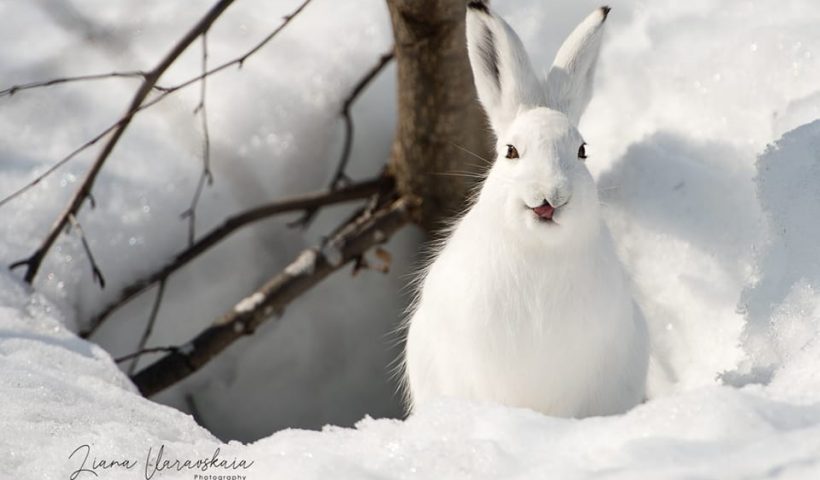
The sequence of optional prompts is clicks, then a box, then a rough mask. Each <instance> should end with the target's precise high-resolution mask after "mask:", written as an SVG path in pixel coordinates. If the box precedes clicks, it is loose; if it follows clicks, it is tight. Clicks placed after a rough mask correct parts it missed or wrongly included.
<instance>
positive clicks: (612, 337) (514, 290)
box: [404, 8, 648, 417]
mask: <svg viewBox="0 0 820 480" xmlns="http://www.w3.org/2000/svg"><path fill="white" fill-rule="evenodd" d="M605 13H606V11H604V10H602V9H599V10H596V11H595V12H593V14H592V15H590V16H589V17H588V18H587V19H586V20H584V22H582V23H581V25H580V26H579V27H578V28H577V29H576V30H575V31H574V32H573V33H572V35H570V37H569V38H568V40H567V42H566V43H565V44H564V45H563V46H562V47H561V50H560V51H559V53H558V57H557V58H556V63H555V65H554V67H553V69H552V71H551V72H550V74H549V76H548V80H547V85H541V83H540V82H538V81H537V80H536V76H535V74H534V73H533V71H532V68H531V67H530V64H529V60H528V58H527V55H526V53H525V52H524V50H523V47H522V46H521V42H520V40H519V39H518V37H517V36H516V35H515V33H514V32H513V31H512V29H511V28H510V27H509V26H508V25H507V24H506V23H505V22H504V21H503V20H501V19H500V18H498V17H497V16H495V15H494V14H492V13H489V14H488V13H485V12H484V11H483V9H479V8H473V9H469V10H468V14H467V36H468V46H469V52H470V60H471V64H472V66H473V72H474V76H475V81H476V87H477V90H478V93H479V98H480V100H481V102H482V104H483V105H484V108H485V110H486V111H487V114H488V117H489V119H490V122H491V124H492V126H493V129H494V130H495V133H496V136H497V138H498V159H497V160H496V161H495V163H494V165H493V167H492V169H491V170H490V172H489V174H488V176H487V179H486V180H485V181H484V184H483V185H482V187H481V191H480V193H479V195H478V197H477V199H476V201H475V203H474V204H473V206H472V207H471V208H470V210H469V211H468V212H467V213H466V214H465V215H464V216H463V217H462V218H461V219H460V220H459V221H458V222H457V223H456V224H455V225H454V228H453V230H452V232H451V234H450V236H449V238H447V239H446V240H445V241H444V243H443V244H442V247H441V249H440V251H439V252H438V254H437V255H436V256H435V260H434V261H433V262H432V263H431V264H430V266H429V267H428V269H427V270H426V272H425V274H424V275H423V277H422V279H421V281H420V290H419V292H418V296H417V300H416V303H415V305H414V308H413V313H412V315H411V318H410V321H409V325H408V333H407V345H406V353H405V358H404V367H405V387H406V388H407V393H408V397H409V398H408V401H409V405H410V408H411V409H412V408H413V407H414V406H418V405H420V404H422V403H425V402H427V401H429V400H432V399H435V398H438V397H459V398H465V399H472V400H487V401H494V402H499V403H503V404H507V405H512V406H518V407H528V408H532V409H535V410H538V411H541V412H543V413H546V414H549V415H556V416H568V417H582V416H589V415H605V414H613V413H619V412H624V411H626V410H628V409H629V408H631V407H632V406H634V405H636V404H637V403H639V402H641V401H642V399H643V398H644V390H645V382H646V370H647V362H648V345H647V333H646V326H645V323H644V320H643V317H642V315H641V312H640V310H639V309H638V307H637V306H636V304H635V303H634V301H633V300H632V295H631V293H630V289H629V282H628V279H627V278H626V275H625V273H624V271H623V268H622V266H621V264H620V262H619V260H618V258H617V255H616V253H615V249H614V246H613V243H612V239H611V238H610V235H609V232H608V231H607V229H606V227H605V225H604V223H603V221H602V218H601V212H600V208H599V201H598V196H597V190H596V187H595V184H594V182H593V179H592V176H591V175H590V173H589V171H588V170H587V168H586V166H585V165H584V162H583V161H582V160H579V159H578V158H577V157H578V148H579V146H580V145H581V144H582V143H583V139H582V138H581V135H580V134H579V133H578V130H577V121H578V119H579V118H580V115H581V113H582V112H583V110H584V108H585V107H586V104H587V102H588V101H589V97H590V96H591V89H592V73H591V72H592V71H593V70H594V64H595V60H596V59H597V56H598V50H599V47H600V39H601V29H602V26H603V23H604V20H605V17H606V15H605ZM487 31H490V32H492V34H491V35H492V40H493V42H492V46H493V48H495V53H496V55H495V58H496V59H497V61H498V65H497V67H498V69H497V70H498V77H495V76H494V69H493V68H492V67H493V65H488V64H487V63H486V62H487V60H488V59H492V57H493V55H492V54H488V53H487V51H486V47H487V37H488V35H487ZM482 42H484V43H483V44H482ZM479 48H485V51H484V52H481V51H479ZM553 71H557V72H559V73H557V74H553V73H552V72H553ZM498 79H500V82H499V81H498ZM553 82H554V83H553ZM508 144H510V145H514V146H515V147H516V149H517V150H518V152H519V155H520V158H518V159H515V160H510V159H507V158H505V154H506V151H507V145H508ZM544 200H547V201H549V202H550V203H551V204H552V205H553V206H555V207H556V212H555V216H554V217H553V218H554V223H549V222H544V221H542V220H541V219H539V218H538V217H537V216H536V215H535V214H534V213H533V211H532V210H531V208H532V207H536V206H538V205H540V204H541V203H542V202H543V201H544Z"/></svg>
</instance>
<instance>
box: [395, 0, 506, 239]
mask: <svg viewBox="0 0 820 480" xmlns="http://www.w3.org/2000/svg"><path fill="white" fill-rule="evenodd" d="M387 5H388V8H389V10H390V17H391V21H392V24H393V33H394V37H395V40H396V64H397V67H398V119H397V122H398V126H397V131H396V137H395V140H394V142H393V151H392V156H391V160H390V170H391V173H392V174H393V175H394V176H395V178H396V182H397V187H398V189H399V192H400V193H401V194H402V195H406V196H409V197H411V198H415V199H417V200H418V201H419V205H420V207H419V208H418V209H417V210H416V211H415V212H414V213H413V217H414V218H413V220H414V221H415V222H416V223H418V224H419V225H421V226H422V228H424V229H425V230H427V231H428V232H430V231H434V230H437V229H440V228H441V226H442V221H443V220H446V219H448V218H450V217H452V216H453V215H456V214H458V213H459V212H460V211H462V210H463V208H464V206H465V199H466V197H467V194H468V192H469V189H470V188H471V187H472V186H473V185H474V183H475V178H474V174H475V173H480V172H482V171H484V169H485V168H486V167H487V166H486V165H483V162H482V160H481V159H480V158H477V157H476V155H477V156H479V157H483V158H485V159H490V158H493V157H492V156H491V155H490V154H489V148H488V145H489V143H490V140H489V130H488V128H487V124H486V120H485V116H484V112H483V111H482V110H481V107H480V106H479V104H478V100H477V97H476V92H475V86H474V85H473V77H472V72H471V71H470V65H469V60H468V58H467V42H466V39H465V26H464V17H465V14H466V0H387ZM468 152H472V154H471V153H468Z"/></svg>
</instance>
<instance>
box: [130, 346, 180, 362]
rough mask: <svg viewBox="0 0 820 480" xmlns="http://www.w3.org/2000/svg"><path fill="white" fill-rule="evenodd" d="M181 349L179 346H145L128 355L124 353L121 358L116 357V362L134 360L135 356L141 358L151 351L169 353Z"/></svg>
mask: <svg viewBox="0 0 820 480" xmlns="http://www.w3.org/2000/svg"><path fill="white" fill-rule="evenodd" d="M177 350H179V347H177V346H170V347H151V348H143V349H142V350H140V351H138V352H134V353H129V354H128V355H124V356H122V357H119V358H115V359H114V363H122V362H127V361H128V360H132V359H134V358H139V357H141V356H143V355H148V354H149V353H169V352H176V351H177Z"/></svg>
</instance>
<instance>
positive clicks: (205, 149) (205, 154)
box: [182, 31, 214, 246]
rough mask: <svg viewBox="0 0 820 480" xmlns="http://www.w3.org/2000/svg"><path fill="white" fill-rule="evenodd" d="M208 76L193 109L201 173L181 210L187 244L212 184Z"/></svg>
mask: <svg viewBox="0 0 820 480" xmlns="http://www.w3.org/2000/svg"><path fill="white" fill-rule="evenodd" d="M207 71H208V32H207V31H206V32H202V73H203V74H204V73H205V72H207ZM207 80H208V77H207V76H205V75H203V77H202V80H200V89H199V104H198V105H197V106H196V108H195V109H194V114H195V115H196V114H199V119H200V123H201V126H202V173H201V174H200V176H199V182H197V186H196V190H195V191H194V197H193V199H191V206H190V207H188V210H185V211H184V212H182V218H183V219H184V218H187V219H188V246H191V245H193V244H194V238H195V237H196V207H197V205H198V204H199V198H200V197H201V196H202V191H203V190H204V189H205V185H206V184H207V185H208V186H211V185H213V183H214V176H213V173H212V172H211V134H210V132H209V130H208V107H207V106H206V101H205V100H206V93H205V92H206V86H207Z"/></svg>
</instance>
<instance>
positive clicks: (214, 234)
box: [80, 177, 393, 338]
mask: <svg viewBox="0 0 820 480" xmlns="http://www.w3.org/2000/svg"><path fill="white" fill-rule="evenodd" d="M392 188H393V179H392V178H390V177H377V178H374V179H370V180H366V181H363V182H360V183H355V184H353V185H350V186H348V187H345V188H342V189H339V190H335V191H322V192H317V193H312V194H306V195H300V196H298V197H292V198H288V199H284V200H281V201H278V202H275V203H270V204H267V205H262V206H259V207H256V208H252V209H250V210H246V211H245V212H242V213H239V214H236V215H233V216H231V217H229V218H227V219H226V220H225V221H224V222H222V224H221V225H220V226H218V227H216V228H214V229H213V230H211V231H210V232H208V233H207V234H206V235H204V236H202V237H201V238H200V239H199V240H197V241H196V242H195V243H194V244H193V245H191V246H190V247H188V248H186V249H185V250H183V251H182V252H180V253H179V254H177V255H176V256H175V257H174V259H173V260H171V261H170V262H169V263H167V264H165V265H164V266H163V267H162V268H160V269H159V270H157V271H155V272H153V273H151V274H150V275H147V276H145V277H142V278H140V279H138V280H136V281H134V282H132V283H131V284H130V285H128V286H127V287H125V288H123V289H122V291H121V292H120V294H119V296H118V298H117V299H116V300H115V301H114V302H113V303H111V304H110V305H108V306H107V307H105V308H104V309H103V310H102V311H101V312H100V313H98V314H97V315H95V316H94V317H93V318H92V319H91V320H90V321H89V326H88V327H87V329H86V330H84V331H82V332H81V333H80V336H81V337H83V338H88V337H89V336H90V335H91V334H93V333H94V332H95V331H96V330H97V328H99V327H100V325H102V323H103V322H104V321H105V320H106V319H107V318H108V317H109V316H110V315H111V314H112V313H114V312H115V311H116V310H118V309H119V308H120V307H122V306H123V305H125V304H126V303H128V302H129V301H130V300H131V299H133V298H134V297H136V296H137V295H138V294H140V293H141V292H143V291H144V290H146V289H147V288H148V287H150V286H151V285H153V284H155V283H157V282H160V281H163V280H165V279H167V278H168V277H169V276H170V275H171V274H173V273H174V272H176V271H177V270H179V269H180V268H182V267H184V266H185V265H187V264H188V262H190V261H191V260H193V259H195V258H197V257H198V256H199V255H201V254H202V253H204V252H206V251H207V250H208V249H210V248H211V247H213V246H214V245H216V244H218V243H219V242H220V241H222V240H223V239H225V238H226V237H228V236H229V235H231V234H232V233H234V232H235V231H236V230H238V229H240V228H242V227H244V226H246V225H249V224H251V223H253V222H256V221H259V220H264V219H267V218H270V217H272V216H274V215H279V214H282V213H287V212H294V211H299V210H304V209H308V208H317V207H323V206H326V205H333V204H337V203H342V202H348V201H351V200H359V199H362V198H366V197H368V196H370V195H373V194H376V193H378V192H380V191H385V190H389V189H392Z"/></svg>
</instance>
